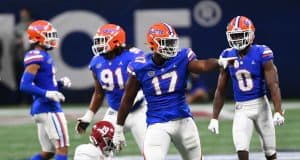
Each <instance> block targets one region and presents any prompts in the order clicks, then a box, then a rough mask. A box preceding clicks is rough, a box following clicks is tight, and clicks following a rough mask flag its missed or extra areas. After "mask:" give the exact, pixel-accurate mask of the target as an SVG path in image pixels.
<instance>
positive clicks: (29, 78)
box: [20, 72, 46, 97]
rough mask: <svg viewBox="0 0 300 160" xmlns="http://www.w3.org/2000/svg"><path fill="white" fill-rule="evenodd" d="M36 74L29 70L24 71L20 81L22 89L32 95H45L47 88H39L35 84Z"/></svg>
mask: <svg viewBox="0 0 300 160" xmlns="http://www.w3.org/2000/svg"><path fill="white" fill-rule="evenodd" d="M34 77H35V75H33V74H32V73H29V72H24V73H23V76H22V79H21V82H20V91H23V92H26V93H29V94H31V95H35V96H40V97H45V95H46V90H44V89H42V88H39V87H37V86H35V85H34V84H33V80H34Z"/></svg>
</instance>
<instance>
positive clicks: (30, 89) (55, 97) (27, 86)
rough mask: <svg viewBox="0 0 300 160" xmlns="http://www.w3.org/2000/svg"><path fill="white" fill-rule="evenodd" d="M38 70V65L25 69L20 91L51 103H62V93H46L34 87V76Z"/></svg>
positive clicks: (63, 98) (31, 65)
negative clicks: (43, 98) (48, 100)
mask: <svg viewBox="0 0 300 160" xmlns="http://www.w3.org/2000/svg"><path fill="white" fill-rule="evenodd" d="M39 69H40V65H38V64H30V65H28V66H27V67H26V68H25V71H24V73H23V76H22V79H21V82H20V90H21V91H23V92H26V93H29V94H31V95H35V96H39V97H46V98H48V99H50V100H52V101H56V102H60V101H64V100H65V97H64V95H63V94H62V93H60V92H58V91H47V90H45V89H42V88H40V87H38V86H36V85H33V82H34V79H35V75H36V73H37V72H38V70H39Z"/></svg>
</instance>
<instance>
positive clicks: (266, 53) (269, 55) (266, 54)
mask: <svg viewBox="0 0 300 160" xmlns="http://www.w3.org/2000/svg"><path fill="white" fill-rule="evenodd" d="M273 58H274V56H273V51H272V50H271V49H270V48H269V47H267V46H264V47H263V50H262V54H261V60H262V63H263V64H265V63H266V62H267V61H269V60H272V59H273Z"/></svg>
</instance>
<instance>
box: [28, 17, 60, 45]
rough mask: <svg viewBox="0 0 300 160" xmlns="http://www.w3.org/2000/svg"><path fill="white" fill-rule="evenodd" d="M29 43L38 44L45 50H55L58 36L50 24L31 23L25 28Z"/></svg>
mask: <svg viewBox="0 0 300 160" xmlns="http://www.w3.org/2000/svg"><path fill="white" fill-rule="evenodd" d="M27 36H28V39H29V43H38V44H39V45H42V46H45V47H46V48H56V47H57V46H58V40H59V38H58V36H57V32H56V29H55V28H54V27H53V25H52V24H51V23H49V22H48V21H45V20H37V21H34V22H32V23H31V24H30V25H29V26H28V28H27Z"/></svg>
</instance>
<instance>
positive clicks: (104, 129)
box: [97, 126, 109, 137]
mask: <svg viewBox="0 0 300 160" xmlns="http://www.w3.org/2000/svg"><path fill="white" fill-rule="evenodd" d="M97 131H98V132H99V133H101V136H103V137H104V136H105V135H106V134H107V133H108V132H109V127H107V126H103V127H102V128H97Z"/></svg>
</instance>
